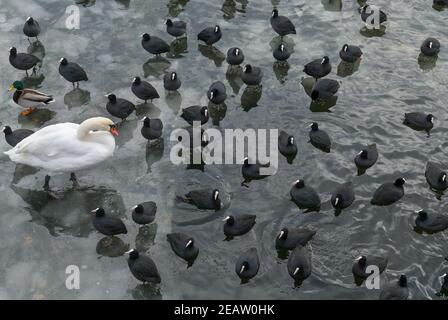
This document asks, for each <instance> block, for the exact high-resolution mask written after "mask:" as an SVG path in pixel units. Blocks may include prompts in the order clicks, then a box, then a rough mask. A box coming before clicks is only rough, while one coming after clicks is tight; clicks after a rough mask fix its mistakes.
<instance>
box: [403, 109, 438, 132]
mask: <svg viewBox="0 0 448 320" xmlns="http://www.w3.org/2000/svg"><path fill="white" fill-rule="evenodd" d="M403 123H404V124H405V125H407V126H409V127H411V128H412V129H415V130H426V131H429V130H431V129H432V128H433V127H434V116H433V115H432V114H430V113H429V114H426V113H423V112H411V113H405V114H404V121H403Z"/></svg>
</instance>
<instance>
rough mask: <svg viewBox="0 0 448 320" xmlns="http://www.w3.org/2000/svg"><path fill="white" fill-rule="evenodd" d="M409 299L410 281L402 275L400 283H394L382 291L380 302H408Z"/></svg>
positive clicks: (387, 285)
mask: <svg viewBox="0 0 448 320" xmlns="http://www.w3.org/2000/svg"><path fill="white" fill-rule="evenodd" d="M408 297H409V288H408V280H407V278H406V276H405V275H401V276H400V278H399V279H398V281H396V280H395V281H392V282H390V283H388V284H386V286H385V287H384V288H383V290H381V293H380V297H379V299H380V300H407V299H408Z"/></svg>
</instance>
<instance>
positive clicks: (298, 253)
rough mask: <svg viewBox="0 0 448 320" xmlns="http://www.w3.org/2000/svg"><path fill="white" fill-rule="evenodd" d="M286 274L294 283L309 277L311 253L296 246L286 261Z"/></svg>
mask: <svg viewBox="0 0 448 320" xmlns="http://www.w3.org/2000/svg"><path fill="white" fill-rule="evenodd" d="M287 266H288V273H289V275H290V276H291V277H292V278H293V279H294V280H296V281H302V280H305V279H306V278H308V277H309V276H310V275H311V253H310V252H309V251H308V249H306V248H305V247H303V246H301V245H298V246H297V247H296V248H295V249H294V250H293V251H292V253H291V255H290V256H289V259H288V265H287Z"/></svg>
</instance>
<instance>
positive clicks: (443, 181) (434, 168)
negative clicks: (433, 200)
mask: <svg viewBox="0 0 448 320" xmlns="http://www.w3.org/2000/svg"><path fill="white" fill-rule="evenodd" d="M425 178H426V181H427V182H428V184H429V185H430V187H431V188H432V189H434V190H437V191H444V190H445V189H446V188H448V181H447V173H446V172H445V171H444V170H442V168H441V167H440V166H439V165H438V164H436V163H434V162H432V161H428V163H427V164H426V170H425Z"/></svg>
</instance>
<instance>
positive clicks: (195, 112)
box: [180, 106, 209, 125]
mask: <svg viewBox="0 0 448 320" xmlns="http://www.w3.org/2000/svg"><path fill="white" fill-rule="evenodd" d="M180 116H181V117H182V118H183V119H184V120H185V121H187V122H188V123H189V124H190V125H193V122H195V121H200V122H201V125H202V124H205V123H207V121H208V119H209V114H208V108H207V107H205V106H204V107H202V106H191V107H188V108H185V109H182V114H181V115H180Z"/></svg>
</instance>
